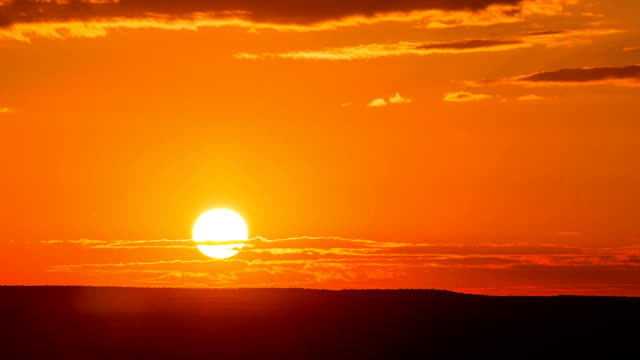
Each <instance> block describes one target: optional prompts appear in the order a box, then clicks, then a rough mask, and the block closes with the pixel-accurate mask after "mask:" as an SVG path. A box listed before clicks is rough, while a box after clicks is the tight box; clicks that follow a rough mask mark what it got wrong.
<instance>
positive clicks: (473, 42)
mask: <svg viewBox="0 0 640 360" xmlns="http://www.w3.org/2000/svg"><path fill="white" fill-rule="evenodd" d="M620 32H622V31H621V30H618V29H608V28H603V29H576V30H554V31H538V32H529V33H525V34H520V35H514V36H511V37H504V38H502V39H463V40H451V41H444V42H415V41H401V42H395V43H387V44H365V45H355V46H345V47H337V48H326V49H317V50H312V49H307V50H294V51H288V52H280V53H261V54H254V53H246V52H244V53H238V54H236V55H235V57H236V58H237V59H245V60H257V59H273V58H281V59H293V60H331V61H339V60H362V59H374V58H382V57H390V56H409V55H413V56H427V55H434V54H468V53H479V52H499V51H509V50H516V49H525V48H531V47H534V46H545V47H560V46H564V47H567V46H576V45H584V44H588V43H590V41H591V38H593V37H596V36H604V35H612V34H618V33H620Z"/></svg>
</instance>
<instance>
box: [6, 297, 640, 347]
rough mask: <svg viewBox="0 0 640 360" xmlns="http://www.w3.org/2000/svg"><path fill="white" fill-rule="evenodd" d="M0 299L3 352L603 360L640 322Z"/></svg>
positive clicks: (541, 309) (588, 316) (467, 307)
mask: <svg viewBox="0 0 640 360" xmlns="http://www.w3.org/2000/svg"><path fill="white" fill-rule="evenodd" d="M0 305H1V309H2V319H1V324H2V325H1V329H2V340H0V341H1V344H2V348H1V349H0V350H1V351H2V353H3V354H7V355H8V356H6V357H5V356H2V358H3V359H136V360H140V359H156V360H157V359H249V358H251V359H272V358H273V359H370V358H378V359H422V358H447V359H449V358H470V357H473V358H485V357H487V356H490V357H491V358H541V357H544V358H562V357H567V358H571V359H576V358H578V357H580V356H582V355H589V356H594V355H599V356H606V357H608V358H612V357H616V356H621V355H625V354H627V352H628V351H631V350H633V349H634V347H635V345H636V343H637V326H638V323H639V320H640V298H621V297H576V296H557V297H515V296H514V297H492V296H479V295H466V294H459V293H453V292H449V291H440V290H342V291H328V290H305V289H225V290H219V289H206V290H200V289H173V288H166V289H157V288H152V289H151V288H107V287H105V288H101V287H0ZM627 329H628V330H627ZM629 354H630V355H631V354H632V353H631V352H629Z"/></svg>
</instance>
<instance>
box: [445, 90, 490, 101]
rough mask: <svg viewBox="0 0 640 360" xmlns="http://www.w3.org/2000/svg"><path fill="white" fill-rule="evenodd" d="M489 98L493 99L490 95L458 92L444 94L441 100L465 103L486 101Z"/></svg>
mask: <svg viewBox="0 0 640 360" xmlns="http://www.w3.org/2000/svg"><path fill="white" fill-rule="evenodd" d="M491 98H493V96H492V95H486V94H472V93H469V92H466V91H458V92H450V93H446V94H445V95H444V97H443V99H442V100H444V101H449V102H465V101H478V100H488V99H491Z"/></svg>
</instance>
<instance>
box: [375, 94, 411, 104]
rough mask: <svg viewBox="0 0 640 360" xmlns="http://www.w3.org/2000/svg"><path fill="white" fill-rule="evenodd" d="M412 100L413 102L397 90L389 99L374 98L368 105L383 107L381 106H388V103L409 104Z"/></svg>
mask: <svg viewBox="0 0 640 360" xmlns="http://www.w3.org/2000/svg"><path fill="white" fill-rule="evenodd" d="M412 102H413V100H411V99H407V98H405V97H403V96H402V95H400V93H399V92H396V93H395V95H393V96H390V97H388V98H387V99H385V98H377V99H373V100H371V102H370V103H369V104H368V105H367V106H370V107H381V106H387V105H391V104H409V103H412Z"/></svg>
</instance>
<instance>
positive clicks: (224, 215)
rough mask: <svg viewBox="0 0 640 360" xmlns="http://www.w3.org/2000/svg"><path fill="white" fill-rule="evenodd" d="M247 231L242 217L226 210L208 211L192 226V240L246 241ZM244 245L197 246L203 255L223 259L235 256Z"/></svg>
mask: <svg viewBox="0 0 640 360" xmlns="http://www.w3.org/2000/svg"><path fill="white" fill-rule="evenodd" d="M248 239H249V230H248V229H247V223H245V221H244V219H242V216H240V215H238V214H237V213H236V212H234V211H231V210H227V209H216V210H209V211H207V212H206V213H204V214H202V215H201V216H200V217H199V218H198V221H196V224H195V225H194V226H193V240H194V241H196V242H211V241H224V242H227V241H234V240H240V241H243V242H244V241H247V240H248ZM243 246H244V243H237V244H224V245H198V246H197V247H198V250H200V251H201V252H202V253H203V254H205V255H207V256H209V257H212V258H215V259H224V258H228V257H231V256H233V255H236V254H237V253H238V252H239V250H240V249H241V248H242V247H243Z"/></svg>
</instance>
